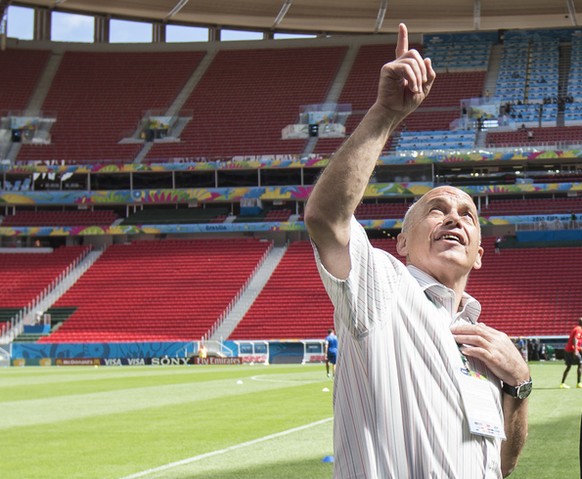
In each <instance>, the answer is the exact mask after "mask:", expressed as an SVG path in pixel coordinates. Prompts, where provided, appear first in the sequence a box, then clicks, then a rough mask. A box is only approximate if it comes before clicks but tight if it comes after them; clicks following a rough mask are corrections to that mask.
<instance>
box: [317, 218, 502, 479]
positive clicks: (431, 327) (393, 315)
mask: <svg viewBox="0 0 582 479" xmlns="http://www.w3.org/2000/svg"><path fill="white" fill-rule="evenodd" d="M315 256H316V260H317V264H318V268H319V271H320V275H321V278H322V281H323V283H324V285H325V288H326V290H327V292H328V294H329V296H330V298H331V301H332V303H333V304H334V306H335V327H336V332H337V336H338V338H339V349H338V362H337V369H336V376H335V387H334V416H335V420H334V449H335V452H334V454H335V464H334V478H336V479H348V478H349V479H355V478H366V479H390V478H394V479H406V478H411V479H425V478H438V479H445V478H447V479H453V478H457V479H473V478H475V479H476V478H480V479H483V478H487V479H490V478H491V479H493V478H495V479H497V478H501V477H502V476H501V465H500V447H501V441H500V440H498V439H491V438H486V437H482V436H476V435H473V434H471V432H470V431H469V426H468V422H467V420H466V417H465V412H464V408H463V403H462V397H461V394H460V392H459V386H458V380H457V375H456V374H455V371H459V369H460V368H461V367H462V359H461V354H460V352H459V349H458V346H457V344H456V342H455V340H454V338H453V335H452V334H451V332H450V327H451V325H452V324H453V323H454V322H456V321H470V322H473V323H474V322H476V321H477V318H478V316H479V313H480V310H481V306H480V305H479V303H478V302H477V301H476V300H475V299H474V298H471V297H470V296H469V295H468V294H465V295H464V297H463V301H462V305H463V307H462V311H460V312H458V313H457V312H453V311H452V308H453V304H454V292H453V291H452V290H450V289H449V288H447V287H445V286H444V285H442V284H440V283H438V282H437V281H435V280H434V279H433V278H431V277H430V276H428V275H427V274H425V273H423V272H422V271H420V270H419V269H417V268H414V267H412V266H409V267H408V268H407V267H405V266H404V265H403V264H402V263H401V262H400V261H399V260H397V259H396V258H394V257H393V256H391V255H390V254H388V253H386V252H385V251H382V250H379V249H376V248H373V247H372V245H371V244H370V242H369V241H368V238H367V235H366V233H365V231H364V229H363V228H362V227H361V226H360V225H359V223H357V221H356V220H355V218H353V219H352V231H351V240H350V258H351V271H350V275H349V277H348V278H347V279H346V280H340V279H337V278H334V277H333V276H332V275H331V274H330V273H329V272H327V271H326V270H325V268H324V267H323V265H322V264H321V261H320V259H319V255H318V252H317V249H315ZM470 365H471V368H472V369H473V370H475V371H478V372H480V373H482V374H484V375H485V376H487V377H488V378H489V381H490V382H489V385H490V388H491V389H492V391H493V394H492V396H493V398H494V399H493V400H494V401H495V403H496V404H495V406H496V407H497V409H498V411H499V412H500V414H502V409H501V408H502V406H501V392H500V382H499V380H498V379H497V378H496V377H495V376H494V375H493V374H492V373H491V372H490V371H489V370H488V369H487V367H486V366H485V365H484V364H483V363H481V362H480V361H475V360H471V359H470ZM502 417H503V416H502Z"/></svg>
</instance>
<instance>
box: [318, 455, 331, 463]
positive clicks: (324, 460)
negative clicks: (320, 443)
mask: <svg viewBox="0 0 582 479" xmlns="http://www.w3.org/2000/svg"><path fill="white" fill-rule="evenodd" d="M321 462H333V456H325V457H324V458H323V459H322V460H321Z"/></svg>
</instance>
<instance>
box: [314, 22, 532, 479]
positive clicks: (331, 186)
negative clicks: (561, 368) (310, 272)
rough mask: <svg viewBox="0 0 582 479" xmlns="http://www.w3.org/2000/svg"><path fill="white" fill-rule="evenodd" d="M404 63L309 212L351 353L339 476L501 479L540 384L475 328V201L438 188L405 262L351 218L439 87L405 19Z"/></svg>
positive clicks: (388, 73) (341, 371) (514, 354)
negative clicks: (404, 128)
mask: <svg viewBox="0 0 582 479" xmlns="http://www.w3.org/2000/svg"><path fill="white" fill-rule="evenodd" d="M396 56H397V58H396V60H394V61H393V62H390V63H387V64H385V65H384V66H383V67H382V69H381V73H380V80H379V87H378V95H377V99H376V102H375V103H374V105H373V106H372V107H371V108H370V110H369V111H368V113H367V114H366V116H365V117H364V119H363V120H362V122H361V123H360V125H359V126H358V127H357V128H356V130H355V131H354V133H353V134H352V135H351V137H350V138H349V139H348V140H347V141H346V142H345V143H344V145H343V146H342V147H341V148H340V149H339V150H338V152H337V153H336V154H335V155H334V156H333V158H332V160H331V161H330V163H329V165H328V166H327V168H326V169H325V170H324V172H323V173H322V175H321V177H320V179H319V180H318V182H317V184H316V185H315V187H314V189H313V192H312V194H311V196H310V198H309V201H308V203H307V205H306V209H305V222H306V224H307V228H308V231H309V234H310V237H311V239H312V242H313V245H314V248H315V255H316V260H317V263H318V267H319V270H320V275H321V278H322V281H323V283H324V285H325V287H326V290H327V292H328V294H329V296H330V298H331V300H332V302H333V304H334V306H335V326H336V331H337V335H338V338H339V348H340V349H341V351H342V354H341V356H340V357H339V358H338V368H337V374H336V377H335V388H334V413H335V421H334V448H335V467H334V477H335V478H336V479H339V478H364V477H365V478H368V479H370V478H376V479H389V478H394V479H402V478H420V479H423V478H430V477H438V478H448V479H452V478H458V479H471V478H499V477H502V475H503V476H506V475H509V474H510V472H511V471H512V470H513V469H514V467H515V466H516V464H517V458H518V456H519V453H520V451H521V449H522V447H523V444H524V442H525V438H526V436H527V399H526V398H527V395H528V394H529V391H531V380H530V376H529V369H528V367H527V364H526V363H525V362H524V360H523V358H522V357H521V356H520V354H519V353H518V351H517V350H516V349H515V347H514V346H513V343H512V342H511V340H510V339H509V338H508V337H507V335H505V334H503V333H501V332H498V331H496V330H494V329H492V328H489V327H487V326H485V325H483V324H479V323H477V319H478V316H479V313H480V305H479V303H478V302H477V301H476V300H475V299H474V298H472V297H471V296H469V295H468V294H467V293H466V292H465V286H466V284H467V279H468V277H469V273H470V271H471V270H472V269H477V268H480V267H481V258H482V256H483V248H482V247H481V246H480V239H481V236H480V235H481V233H480V227H479V221H478V216H477V211H476V207H475V204H474V203H473V201H472V198H471V197H470V196H468V195H467V194H466V193H464V192H462V191H461V190H459V189H456V188H452V187H440V188H435V189H433V190H431V191H429V192H428V193H427V194H425V195H424V196H423V197H422V198H421V199H420V200H419V201H417V202H416V203H415V204H414V206H413V207H411V209H410V210H409V212H408V213H407V215H406V217H405V220H404V222H403V226H402V232H401V234H400V235H399V237H398V242H397V248H398V253H399V254H400V255H402V256H404V257H405V258H406V263H407V266H404V265H403V264H402V263H401V262H400V261H399V260H397V259H396V258H394V257H392V256H390V255H389V254H387V253H386V252H384V251H381V250H378V249H375V248H373V247H372V245H371V244H370V242H369V241H368V238H367V236H366V234H365V231H364V230H363V228H362V227H361V226H360V225H359V224H358V223H357V222H356V221H355V219H354V218H353V214H354V211H355V210H356V207H357V205H358V204H359V202H360V201H361V199H362V197H363V195H364V190H365V188H366V185H367V183H368V180H369V178H370V176H371V174H372V172H373V170H374V167H375V165H376V161H377V158H378V156H379V155H380V153H381V151H382V148H383V147H384V144H385V143H386V141H387V139H388V137H389V136H390V134H391V133H392V132H393V131H394V130H395V129H396V128H397V126H398V124H399V123H400V122H401V121H402V120H403V119H404V118H405V117H406V116H407V115H408V114H410V113H411V112H413V111H414V110H415V109H416V108H417V107H418V106H419V105H420V104H421V103H422V101H423V100H424V99H425V98H426V96H427V95H428V93H429V91H430V88H431V86H432V85H433V82H434V81H435V78H436V75H435V72H434V70H433V68H432V65H431V62H430V59H423V58H422V57H421V56H420V54H419V53H418V52H417V51H416V50H409V48H408V32H407V29H406V26H405V25H403V24H401V25H400V27H399V34H398V44H397V47H396Z"/></svg>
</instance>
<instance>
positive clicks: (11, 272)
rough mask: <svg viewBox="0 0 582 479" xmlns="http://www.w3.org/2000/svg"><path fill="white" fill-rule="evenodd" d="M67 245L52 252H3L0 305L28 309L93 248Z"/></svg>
mask: <svg viewBox="0 0 582 479" xmlns="http://www.w3.org/2000/svg"><path fill="white" fill-rule="evenodd" d="M90 249H91V248H90V247H88V246H67V247H61V248H57V249H56V250H55V251H54V252H52V253H4V252H3V253H0V273H1V274H2V279H3V281H2V288H1V289H0V308H11V309H14V308H18V309H21V308H24V307H25V306H27V305H29V304H30V303H32V301H33V300H34V299H35V298H36V297H37V296H38V295H40V294H41V293H42V292H43V291H44V290H45V289H46V288H48V287H50V285H51V284H52V283H54V282H56V281H58V280H59V276H60V275H63V274H64V273H65V272H66V271H67V269H69V268H71V267H72V266H73V265H74V264H75V263H76V262H78V261H79V260H80V259H81V258H82V257H83V256H85V255H86V254H87V253H88V252H89V251H90Z"/></svg>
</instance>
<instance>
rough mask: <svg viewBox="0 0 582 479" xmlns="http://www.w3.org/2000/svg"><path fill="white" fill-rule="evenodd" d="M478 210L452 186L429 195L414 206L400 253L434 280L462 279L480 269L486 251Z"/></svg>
mask: <svg viewBox="0 0 582 479" xmlns="http://www.w3.org/2000/svg"><path fill="white" fill-rule="evenodd" d="M480 242H481V231H480V228H479V218H478V215H477V208H476V207H475V204H474V203H473V200H472V199H471V197H470V196H469V195H467V194H466V193H464V192H463V191H461V190H459V189H457V188H453V187H450V186H443V187H439V188H435V189H433V190H431V191H429V192H428V193H426V194H425V195H424V196H423V197H422V198H421V199H420V200H419V201H418V203H417V204H416V205H415V206H414V209H413V210H412V211H411V216H410V218H408V220H407V227H406V230H405V231H403V232H402V233H401V234H400V235H399V236H398V253H399V254H401V255H402V256H406V260H407V264H411V265H414V266H416V267H417V268H419V269H421V270H423V271H424V272H426V273H428V274H430V275H431V276H432V277H434V278H436V279H439V280H441V282H443V283H445V281H442V278H443V277H448V278H450V277H455V276H456V277H461V276H464V275H467V274H468V273H469V272H470V270H471V269H473V268H474V269H479V268H480V267H481V257H482V255H483V248H482V247H481V246H480Z"/></svg>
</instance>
